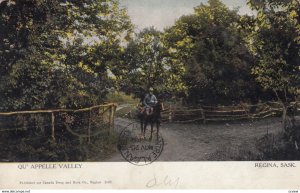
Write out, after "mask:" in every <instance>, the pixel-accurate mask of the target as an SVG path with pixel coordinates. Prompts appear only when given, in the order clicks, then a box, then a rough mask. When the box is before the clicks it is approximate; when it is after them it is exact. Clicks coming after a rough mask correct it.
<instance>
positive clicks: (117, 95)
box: [105, 92, 139, 104]
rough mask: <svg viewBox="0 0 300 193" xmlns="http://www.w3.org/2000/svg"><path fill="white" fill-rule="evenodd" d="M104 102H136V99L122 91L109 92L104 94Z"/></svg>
mask: <svg viewBox="0 0 300 193" xmlns="http://www.w3.org/2000/svg"><path fill="white" fill-rule="evenodd" d="M105 101H106V102H109V103H118V104H137V103H138V102H139V101H138V99H136V98H134V96H132V95H127V94H125V93H123V92H110V93H108V94H107V95H106V100H105Z"/></svg>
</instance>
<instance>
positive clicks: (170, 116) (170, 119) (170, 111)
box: [169, 104, 172, 122]
mask: <svg viewBox="0 0 300 193" xmlns="http://www.w3.org/2000/svg"><path fill="white" fill-rule="evenodd" d="M169 122H172V106H171V104H170V106H169Z"/></svg>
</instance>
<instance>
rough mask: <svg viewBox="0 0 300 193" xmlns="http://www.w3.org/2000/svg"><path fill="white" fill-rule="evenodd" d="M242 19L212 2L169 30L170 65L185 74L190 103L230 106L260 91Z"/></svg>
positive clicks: (199, 7)
mask: <svg viewBox="0 0 300 193" xmlns="http://www.w3.org/2000/svg"><path fill="white" fill-rule="evenodd" d="M239 19H240V16H239V15H238V14H237V10H229V8H227V7H226V6H225V5H224V4H223V3H221V1H219V0H211V1H209V2H208V5H204V4H201V5H200V6H198V7H196V8H195V13H194V14H192V15H188V16H183V17H181V18H180V19H179V20H178V21H177V22H176V24H175V25H174V26H173V27H171V28H170V29H167V30H166V32H165V37H164V40H165V41H164V42H165V44H166V47H168V52H169V55H170V59H169V61H170V63H171V64H172V65H173V66H176V67H177V69H179V71H180V70H181V73H180V74H183V80H184V85H185V86H186V87H187V90H188V98H189V102H193V103H198V102H199V100H204V101H205V102H209V103H217V102H219V103H224V102H225V103H226V102H231V100H235V101H240V100H245V99H247V98H254V97H255V96H252V94H251V93H253V92H255V90H256V89H257V88H256V84H255V82H254V80H253V79H252V78H251V76H250V68H251V65H252V64H253V62H254V61H253V57H252V56H251V54H250V53H249V52H248V49H247V47H246V46H245V41H244V40H243V35H244V34H243V33H245V31H242V30H240V22H239ZM249 83H250V84H249Z"/></svg>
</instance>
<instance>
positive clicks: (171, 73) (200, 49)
mask: <svg viewBox="0 0 300 193" xmlns="http://www.w3.org/2000/svg"><path fill="white" fill-rule="evenodd" d="M248 6H249V7H251V8H252V9H253V10H254V11H255V13H256V15H254V16H248V15H239V14H238V9H233V10H232V9H229V8H228V7H226V6H225V5H224V4H223V3H222V2H221V1H220V0H209V1H208V3H207V4H200V5H199V6H197V7H195V8H194V13H193V14H190V15H184V16H182V17H181V18H180V19H178V20H177V21H176V22H175V24H174V25H173V26H171V27H169V28H166V29H165V30H163V31H158V30H156V29H155V27H150V28H146V29H143V30H142V31H140V32H136V30H135V27H134V25H133V24H132V22H131V20H130V18H129V16H128V15H127V10H126V8H121V7H120V5H119V2H118V0H84V1H75V0H61V1H52V0H2V1H1V3H0V12H1V16H0V61H1V63H0V112H1V111H2V112H7V111H20V110H33V109H55V108H73V109H76V108H82V107H87V106H92V105H96V104H101V103H104V102H107V101H110V98H109V96H111V94H112V93H115V92H121V91H122V92H124V93H126V94H128V95H132V96H134V97H136V98H141V97H142V96H143V95H144V93H145V91H146V90H147V89H148V88H149V87H153V88H154V89H155V93H156V95H158V97H159V99H160V100H163V101H168V100H177V99H180V100H181V101H182V102H183V104H186V105H197V104H209V105H216V104H223V105H228V104H230V105H231V104H238V103H240V102H245V103H249V104H250V103H251V104H255V103H258V102H259V101H278V102H280V103H281V104H282V107H283V115H284V117H283V118H284V121H285V119H286V114H287V112H288V110H289V109H288V108H289V106H290V102H292V101H293V102H294V101H298V100H299V95H300V76H299V74H300V44H299V43H300V23H299V21H300V2H299V0H248Z"/></svg>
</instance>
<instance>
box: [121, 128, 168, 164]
mask: <svg viewBox="0 0 300 193" xmlns="http://www.w3.org/2000/svg"><path fill="white" fill-rule="evenodd" d="M149 130H150V129H148V130H147V131H146V136H145V138H142V137H141V135H140V132H141V131H140V130H139V129H138V128H137V127H134V126H132V124H131V125H130V126H127V127H125V128H124V129H123V130H122V131H121V133H120V136H119V141H118V150H119V151H120V153H121V155H122V157H123V158H124V159H125V160H126V161H128V162H129V163H131V164H134V165H137V166H144V165H148V164H151V163H153V162H154V161H156V160H157V159H158V157H159V156H160V155H161V153H162V151H163V148H164V140H163V138H162V136H161V134H160V133H158V135H157V133H156V129H154V131H153V138H152V139H151V136H150V131H149Z"/></svg>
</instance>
